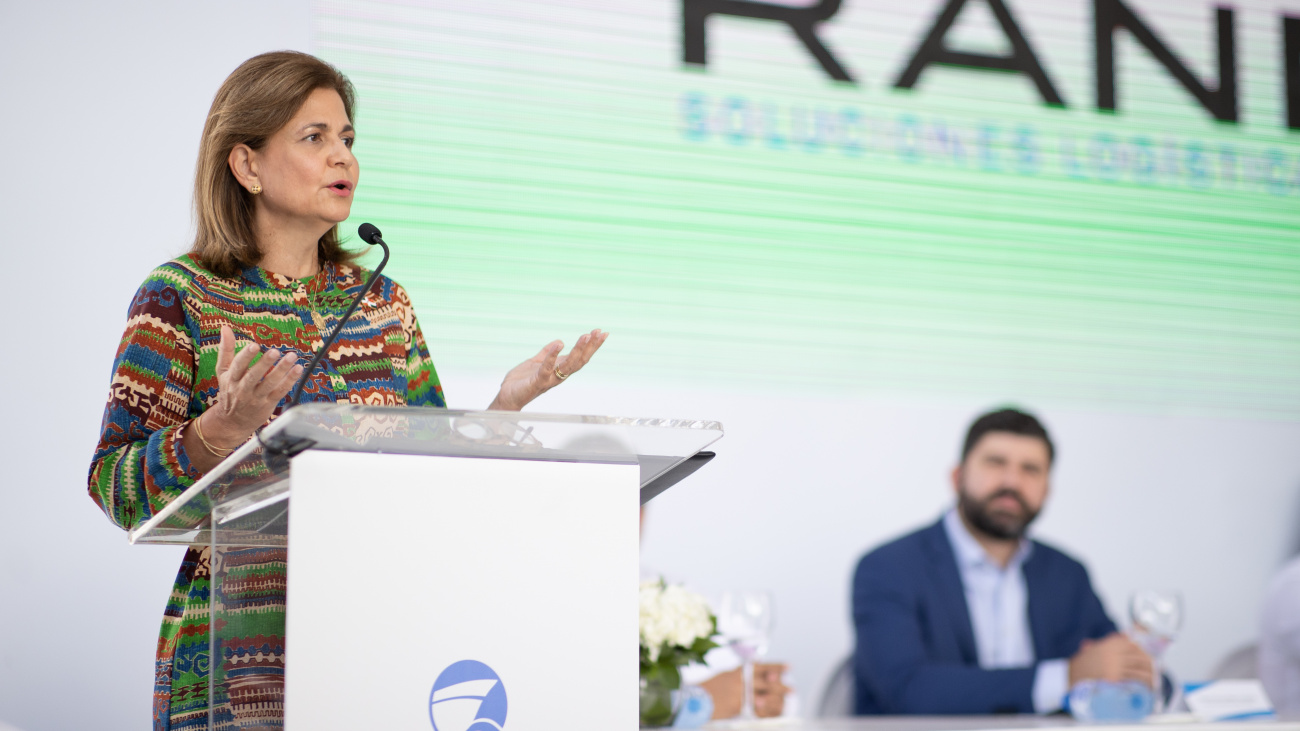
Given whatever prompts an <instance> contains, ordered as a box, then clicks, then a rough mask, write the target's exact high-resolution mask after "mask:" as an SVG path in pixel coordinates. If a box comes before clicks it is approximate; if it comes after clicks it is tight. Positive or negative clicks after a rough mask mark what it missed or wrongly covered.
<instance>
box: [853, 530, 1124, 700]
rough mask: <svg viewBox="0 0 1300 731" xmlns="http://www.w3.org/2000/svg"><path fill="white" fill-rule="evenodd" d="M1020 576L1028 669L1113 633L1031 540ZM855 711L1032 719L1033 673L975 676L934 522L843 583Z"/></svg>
mask: <svg viewBox="0 0 1300 731" xmlns="http://www.w3.org/2000/svg"><path fill="white" fill-rule="evenodd" d="M1022 570H1023V571H1024V574H1025V585H1026V587H1027V588H1028V593H1029V629H1030V635H1031V637H1032V638H1033V643H1034V656H1035V658H1036V659H1037V660H1039V661H1042V660H1053V659H1057V658H1068V657H1070V656H1072V655H1074V653H1075V652H1077V651H1078V649H1079V644H1080V643H1081V642H1082V641H1083V640H1084V639H1085V638H1094V639H1095V638H1098V637H1104V636H1105V635H1108V634H1110V633H1111V632H1114V631H1115V624H1114V623H1113V622H1111V621H1110V618H1109V617H1107V616H1106V610H1105V609H1103V608H1102V606H1101V601H1100V600H1099V599H1098V598H1097V595H1096V593H1094V592H1093V590H1092V584H1091V582H1089V580H1088V572H1087V570H1086V569H1084V567H1083V565H1082V564H1080V563H1079V562H1078V561H1075V560H1074V559H1072V558H1070V557H1069V556H1066V555H1065V554H1064V553H1061V552H1060V551H1058V550H1056V549H1054V548H1051V547H1050V546H1046V545H1044V544H1042V543H1039V542H1037V541H1034V547H1033V552H1032V553H1031V554H1030V556H1029V559H1028V560H1027V561H1025V563H1024V565H1023V567H1022ZM853 623H854V626H855V627H856V628H857V647H856V649H855V650H854V653H853V674H854V679H855V682H856V686H857V688H856V689H857V712H858V713H859V714H872V713H922V714H940V713H964V714H983V713H1033V712H1034V701H1033V687H1034V673H1035V668H1033V667H1027V668H1013V669H1006V670H983V669H981V668H980V667H979V655H978V653H977V652H976V649H975V632H974V630H972V629H971V622H970V614H969V612H968V611H967V608H966V592H965V590H964V588H963V587H962V583H961V574H960V573H959V571H958V568H957V558H956V555H955V554H954V553H953V549H952V544H951V543H950V542H949V541H948V535H947V533H946V532H945V531H944V529H943V522H942V521H940V522H938V523H936V524H934V525H932V526H930V527H928V528H923V529H922V530H919V531H917V532H915V533H912V534H910V535H907V536H904V537H902V538H900V539H898V540H896V541H894V542H892V543H888V544H886V545H884V546H881V547H880V548H877V549H876V550H874V551H872V552H871V553H868V554H867V555H866V556H864V557H863V558H862V560H861V561H860V562H859V563H858V569H857V571H856V572H855V574H854V576H853Z"/></svg>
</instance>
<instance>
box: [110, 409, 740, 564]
mask: <svg viewBox="0 0 1300 731" xmlns="http://www.w3.org/2000/svg"><path fill="white" fill-rule="evenodd" d="M721 437H722V425H721V424H719V423H718V422H716V421H691V420H674V419H635V418H620V417H609V416H570V415H557V414H532V413H523V412H513V411H457V410H453V409H437V408H427V407H409V408H408V407H394V406H356V405H352V404H304V405H302V406H297V407H295V408H293V409H291V410H289V411H287V412H285V413H284V414H283V415H281V416H280V417H279V418H277V419H276V420H275V421H273V422H272V423H271V424H270V426H267V427H266V428H265V429H263V430H262V431H261V433H260V435H259V436H258V438H256V439H253V440H250V441H249V442H247V443H246V444H244V445H243V446H241V447H240V448H239V449H237V450H235V452H234V453H232V454H231V455H230V456H229V457H227V458H226V459H225V461H223V462H222V463H221V464H220V465H218V466H217V467H215V468H214V469H213V470H212V471H211V472H209V473H208V474H207V475H205V476H204V477H203V479H201V480H199V481H198V482H196V483H195V484H194V485H193V486H192V487H190V488H189V489H188V490H186V491H185V492H184V493H182V494H181V495H179V496H178V497H177V498H176V499H175V500H173V501H172V502H171V503H169V504H168V505H167V507H165V508H163V509H162V510H160V511H158V514H157V515H154V516H153V517H152V518H151V519H150V520H149V521H148V522H146V523H144V524H143V525H141V526H140V527H138V528H136V529H135V530H133V531H131V532H130V533H129V534H128V539H129V540H130V542H131V543H178V544H212V543H213V542H214V538H219V540H218V541H217V542H219V543H222V544H225V545H232V546H233V545H240V546H283V545H286V544H287V536H286V534H287V532H288V526H289V519H288V513H289V473H290V471H291V470H292V459H291V457H292V456H293V455H295V454H298V453H299V452H301V451H303V450H305V449H326V450H333V451H347V452H374V453H386V454H419V455H438V456H447V457H478V458H490V459H529V460H545V461H558V462H604V463H611V462H612V463H622V464H639V465H640V467H641V485H642V486H643V487H644V486H646V485H649V484H650V483H651V482H653V481H654V480H655V479H656V478H658V477H660V476H661V475H664V474H665V473H667V472H668V471H669V470H671V469H673V468H674V467H676V466H678V465H679V464H681V463H682V462H684V461H686V460H687V459H689V458H690V457H691V456H692V455H694V454H696V453H697V452H699V451H700V450H702V449H704V448H705V447H708V446H709V445H710V444H712V443H713V442H715V441H717V440H718V439H720V438H721ZM357 504H358V507H360V506H361V505H363V504H364V502H363V501H362V500H360V499H359V500H358V502H357ZM214 522H215V523H216V524H217V526H218V530H217V531H215V532H214V531H213V530H212V526H213V523H214Z"/></svg>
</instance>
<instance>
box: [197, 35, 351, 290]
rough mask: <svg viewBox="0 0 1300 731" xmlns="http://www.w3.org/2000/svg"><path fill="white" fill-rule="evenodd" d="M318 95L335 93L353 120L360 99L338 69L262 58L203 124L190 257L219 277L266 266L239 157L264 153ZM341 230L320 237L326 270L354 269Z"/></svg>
mask: <svg viewBox="0 0 1300 731" xmlns="http://www.w3.org/2000/svg"><path fill="white" fill-rule="evenodd" d="M317 89H333V90H334V91H337V92H338V94H339V96H340V97H341V98H342V99H343V109H344V110H345V111H346V112H347V115H348V119H349V120H351V119H352V107H353V104H354V102H355V99H356V92H355V91H354V90H353V88H352V82H351V81H348V77H346V76H344V75H343V74H342V73H341V72H340V71H339V70H338V69H336V68H334V67H333V66H331V65H329V64H327V63H325V62H324V61H322V60H320V59H319V58H316V57H315V56H312V55H309V54H306V53H299V52H297V51H275V52H272V53H263V54H262V55H260V56H254V57H252V58H250V59H248V60H247V61H245V62H243V63H242V64H240V65H239V68H237V69H235V70H234V72H233V73H231V74H230V76H228V77H226V80H225V82H223V83H222V84H221V88H220V89H218V90H217V97H216V98H215V99H213V100H212V109H210V110H209V111H208V121H207V123H206V124H204V125H203V140H202V141H201V142H200V143H199V161H198V165H197V169H196V170H195V173H194V213H195V217H196V224H197V226H196V227H197V229H198V230H197V232H196V234H195V236H194V246H193V248H191V249H190V257H191V258H193V259H194V260H195V261H196V262H198V263H199V264H200V265H202V266H203V267H205V268H207V269H208V270H210V271H212V272H213V273H215V274H217V275H219V276H223V277H230V276H234V275H235V274H238V273H239V271H240V270H241V269H243V268H244V267H248V266H252V265H254V264H256V263H258V262H259V261H261V259H262V252H261V251H260V250H259V249H258V245H257V235H256V233H255V232H254V230H253V195H252V194H251V193H249V192H248V191H247V190H246V189H244V186H242V185H240V184H239V181H238V180H237V179H236V178H235V174H234V173H232V172H231V171H230V164H229V162H228V160H229V158H230V152H231V150H233V149H235V145H238V144H241V143H242V144H245V145H248V146H249V147H251V148H253V149H254V150H260V149H262V147H263V146H264V145H265V144H266V141H267V140H268V139H269V138H270V137H271V135H273V134H275V133H276V132H277V131H279V130H280V128H282V127H284V125H286V124H288V123H289V120H290V119H292V118H293V115H294V114H296V113H297V112H298V110H299V109H301V108H302V105H303V104H304V103H306V101H307V97H309V96H311V93H312V92H313V91H315V90H317ZM338 229H339V227H338V226H334V227H332V228H331V229H330V230H329V231H327V232H326V233H325V235H324V236H322V237H320V242H319V244H318V248H317V251H318V253H319V256H320V260H321V262H322V263H324V262H327V261H328V262H337V263H343V262H350V261H352V260H353V259H354V258H355V257H356V254H355V253H353V252H349V251H346V250H345V249H343V247H342V245H341V244H340V243H339V231H338Z"/></svg>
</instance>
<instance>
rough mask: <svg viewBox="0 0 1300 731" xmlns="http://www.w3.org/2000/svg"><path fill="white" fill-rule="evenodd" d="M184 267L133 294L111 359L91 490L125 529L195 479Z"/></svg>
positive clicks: (156, 276) (190, 326) (153, 276)
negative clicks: (184, 432) (186, 440)
mask: <svg viewBox="0 0 1300 731" xmlns="http://www.w3.org/2000/svg"><path fill="white" fill-rule="evenodd" d="M189 282H190V278H189V275H188V272H186V271H185V270H184V269H183V268H181V267H175V266H170V265H164V266H162V267H159V268H158V269H155V270H154V271H153V272H152V273H150V275H149V277H148V279H146V280H145V282H144V284H142V285H141V286H140V289H139V290H138V291H137V292H136V293H135V297H134V299H132V300H131V308H130V311H129V313H128V315H127V323H126V332H125V333H123V335H122V341H121V344H120V345H119V346H118V349H117V358H116V359H115V360H114V363H113V379H112V383H111V385H110V386H109V393H108V404H107V405H106V406H105V407H104V419H103V423H102V425H101V427H100V434H99V445H98V446H97V447H96V449H95V458H94V461H93V462H91V464H90V481H89V482H90V497H91V498H92V499H93V500H94V501H95V503H96V504H98V505H99V507H100V508H101V509H102V510H103V511H104V513H105V514H106V515H108V517H109V519H111V520H112V521H113V522H114V523H116V524H118V525H119V526H121V527H122V528H125V529H128V530H129V529H131V528H134V527H135V526H137V525H139V524H140V523H143V522H144V521H146V520H148V519H149V518H150V517H151V516H152V515H153V514H154V513H155V512H157V511H158V510H160V509H161V508H162V507H163V506H165V505H167V503H169V502H171V500H172V499H173V498H175V497H176V496H177V495H179V494H181V493H182V492H184V490H185V488H187V487H189V486H190V485H193V484H194V482H195V481H196V480H197V479H198V477H199V475H198V472H197V470H196V469H195V468H194V467H193V466H192V465H191V464H190V460H189V457H188V456H186V454H185V448H184V447H183V446H182V445H181V441H180V431H181V428H182V426H183V425H184V423H185V421H186V419H187V418H188V417H189V413H188V412H189V404H190V395H191V391H192V388H193V383H194V368H195V350H194V335H193V334H194V333H195V332H197V327H196V326H195V325H196V323H197V318H196V317H194V316H193V314H192V313H190V312H189V311H188V308H187V303H186V298H185V295H184V293H185V292H186V291H187V285H188V284H189Z"/></svg>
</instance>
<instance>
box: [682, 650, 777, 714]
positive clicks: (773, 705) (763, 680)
mask: <svg viewBox="0 0 1300 731" xmlns="http://www.w3.org/2000/svg"><path fill="white" fill-rule="evenodd" d="M743 672H744V668H736V669H735V670H730V671H728V672H725V673H718V674H717V675H715V676H713V677H712V678H709V679H708V680H706V681H704V682H703V683H701V684H700V685H701V687H703V688H704V689H705V690H707V691H708V692H709V695H710V696H711V697H712V698H713V717H714V718H715V719H716V718H731V717H732V716H735V715H737V714H739V713H740V707H741V705H743V704H744V702H745V678H744V676H743V675H742V673H743ZM784 674H785V665H781V664H766V663H754V713H755V714H757V715H758V717H759V718H771V717H773V716H779V715H781V713H782V712H784V711H785V694H786V693H789V692H790V688H789V687H787V686H786V685H785V684H783V683H782V682H781V676H782V675H784Z"/></svg>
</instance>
